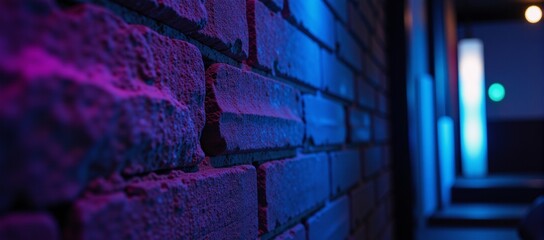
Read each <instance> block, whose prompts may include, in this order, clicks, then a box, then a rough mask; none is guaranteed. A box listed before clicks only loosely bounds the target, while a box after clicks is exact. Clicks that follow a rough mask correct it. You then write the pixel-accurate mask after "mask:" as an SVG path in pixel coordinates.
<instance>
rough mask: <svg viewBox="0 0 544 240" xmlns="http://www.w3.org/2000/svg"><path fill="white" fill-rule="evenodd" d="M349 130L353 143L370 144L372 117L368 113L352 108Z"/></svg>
mask: <svg viewBox="0 0 544 240" xmlns="http://www.w3.org/2000/svg"><path fill="white" fill-rule="evenodd" d="M349 129H350V131H349V133H350V134H349V136H350V141H351V142H354V143H362V142H369V141H370V139H371V135H372V117H371V116H370V114H369V113H368V112H365V111H361V110H359V109H355V108H351V109H350V111H349Z"/></svg>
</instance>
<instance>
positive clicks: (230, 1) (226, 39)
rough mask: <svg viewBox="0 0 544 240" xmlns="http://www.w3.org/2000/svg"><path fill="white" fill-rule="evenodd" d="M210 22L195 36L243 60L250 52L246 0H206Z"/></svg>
mask: <svg viewBox="0 0 544 240" xmlns="http://www.w3.org/2000/svg"><path fill="white" fill-rule="evenodd" d="M206 9H207V12H208V22H207V24H206V26H204V28H203V29H202V30H200V31H198V32H197V33H196V34H194V37H195V38H196V39H198V40H200V41H202V42H204V43H206V44H208V45H209V46H211V47H213V48H215V49H218V50H220V51H223V52H225V53H226V54H227V55H230V56H232V57H234V58H236V59H239V60H243V59H245V58H247V56H248V53H249V37H248V26H247V20H246V0H206Z"/></svg>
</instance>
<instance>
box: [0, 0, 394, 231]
mask: <svg viewBox="0 0 544 240" xmlns="http://www.w3.org/2000/svg"><path fill="white" fill-rule="evenodd" d="M0 19H2V21H0V76H1V78H2V81H0V122H1V123H2V124H0V193H1V194H0V239H262V240H270V239H280V240H281V239H296V240H299V239H300V240H303V239H304V240H306V239H372V240H374V239H390V238H392V237H393V236H394V235H393V232H392V230H391V229H392V226H393V223H394V220H393V219H392V216H393V214H392V201H393V199H394V196H395V195H394V192H393V190H394V189H395V186H393V185H392V180H391V179H392V178H393V176H392V174H393V172H392V169H391V166H392V162H391V161H392V160H391V154H390V151H391V148H390V146H389V140H390V135H391V132H390V131H391V130H390V119H389V118H390V109H389V108H390V106H395V103H394V102H390V100H389V99H388V97H389V94H390V91H389V88H392V87H396V86H395V84H396V83H394V82H392V81H389V80H388V75H387V70H388V66H387V58H386V51H387V50H388V48H387V44H386V42H385V41H386V39H385V38H386V34H385V33H386V32H385V26H386V19H387V18H386V17H385V3H384V1H383V0H111V1H107V0H106V1H105V0H83V1H73V0H68V1H67V0H1V1H0ZM136 24H137V25H136ZM401 224H402V223H401Z"/></svg>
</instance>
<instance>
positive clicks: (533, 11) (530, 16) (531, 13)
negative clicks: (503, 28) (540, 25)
mask: <svg viewBox="0 0 544 240" xmlns="http://www.w3.org/2000/svg"><path fill="white" fill-rule="evenodd" d="M541 18H542V10H541V9H540V8H539V7H538V6H535V5H533V6H530V7H528V8H527V10H525V19H527V21H528V22H530V23H537V22H538V21H540V19H541Z"/></svg>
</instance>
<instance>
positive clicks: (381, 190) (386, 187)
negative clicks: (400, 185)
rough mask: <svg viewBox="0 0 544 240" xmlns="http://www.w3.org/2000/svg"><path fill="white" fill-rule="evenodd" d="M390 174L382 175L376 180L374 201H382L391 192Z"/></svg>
mask: <svg viewBox="0 0 544 240" xmlns="http://www.w3.org/2000/svg"><path fill="white" fill-rule="evenodd" d="M390 184H391V174H390V173H389V172H387V173H384V174H382V175H380V176H379V177H378V179H377V180H376V201H382V200H383V199H384V198H385V197H386V196H387V194H389V192H390V190H391V185H390Z"/></svg>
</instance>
